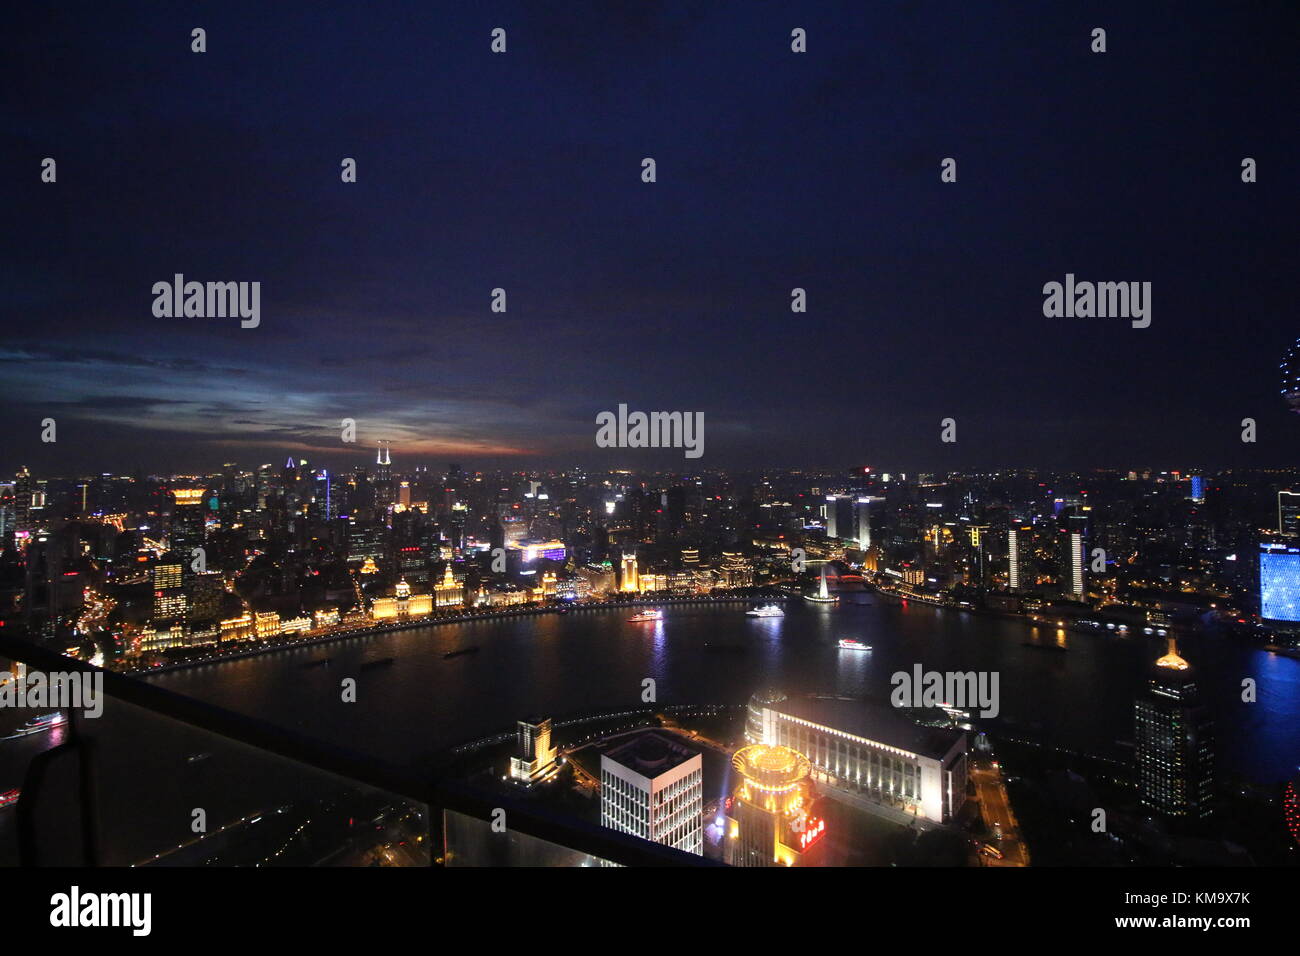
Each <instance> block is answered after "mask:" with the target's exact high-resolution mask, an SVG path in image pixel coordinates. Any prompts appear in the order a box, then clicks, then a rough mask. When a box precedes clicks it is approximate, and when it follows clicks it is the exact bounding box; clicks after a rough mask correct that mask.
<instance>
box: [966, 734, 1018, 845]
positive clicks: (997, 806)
mask: <svg viewBox="0 0 1300 956" xmlns="http://www.w3.org/2000/svg"><path fill="white" fill-rule="evenodd" d="M970 776H971V779H972V780H973V781H975V793H976V795H977V796H978V798H979V802H980V812H981V813H982V814H983V816H984V823H985V825H986V826H987V827H988V828H989V829H990V830H993V829H994V825H995V824H996V825H997V826H999V827H1001V829H1002V841H1001V842H1000V843H999V842H997V841H990V842H993V843H994V844H995V845H996V846H997V848H998V849H999V850H1001V851H1002V859H1000V860H998V859H995V858H993V857H991V856H988V855H986V854H980V859H981V860H982V861H983V862H984V864H985V865H986V866H1028V865H1029V850H1028V849H1027V848H1026V847H1025V844H1024V840H1023V839H1022V838H1021V836H1020V826H1019V824H1017V823H1016V815H1015V813H1013V812H1012V810H1011V800H1010V799H1008V797H1007V788H1006V786H1005V785H1004V784H1003V782H1002V773H1001V771H1000V770H999V768H998V765H997V764H996V763H993V762H990V761H988V760H979V759H976V760H972V761H971V767H970Z"/></svg>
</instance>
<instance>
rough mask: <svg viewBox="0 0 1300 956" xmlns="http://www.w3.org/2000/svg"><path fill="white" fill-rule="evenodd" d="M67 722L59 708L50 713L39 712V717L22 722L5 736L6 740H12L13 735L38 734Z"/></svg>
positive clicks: (65, 716)
mask: <svg viewBox="0 0 1300 956" xmlns="http://www.w3.org/2000/svg"><path fill="white" fill-rule="evenodd" d="M67 722H68V717H67V715H66V714H64V713H63V711H61V710H56V711H54V713H52V714H41V716H39V717H33V718H32V719H31V720H29V721H27V723H25V724H23V725H22V726H21V727H19V728H18V729H17V730H15V731H14V732H13V733H12V734H10V735H9V736H8V737H6V738H5V739H6V740H12V739H13V738H15V737H27V736H30V735H31V734H39V733H42V732H44V731H46V730H53V729H54V728H55V727H62V726H63V725H64V724H66V723H67Z"/></svg>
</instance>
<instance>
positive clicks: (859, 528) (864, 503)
mask: <svg viewBox="0 0 1300 956" xmlns="http://www.w3.org/2000/svg"><path fill="white" fill-rule="evenodd" d="M883 500H884V499H883V498H874V497H871V496H870V495H868V496H866V497H862V498H859V499H858V500H857V501H855V502H854V503H853V513H854V516H855V527H854V537H855V538H857V539H858V548H859V549H861V550H862V551H866V550H867V549H868V548H870V547H871V506H872V505H873V504H875V503H876V502H877V501H883Z"/></svg>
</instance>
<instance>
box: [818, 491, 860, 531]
mask: <svg viewBox="0 0 1300 956" xmlns="http://www.w3.org/2000/svg"><path fill="white" fill-rule="evenodd" d="M853 504H854V501H853V499H852V498H851V497H850V496H848V495H827V496H826V508H825V510H826V536H827V537H828V538H853V539H856V538H857V536H858V532H857V528H856V527H855V525H854V521H853Z"/></svg>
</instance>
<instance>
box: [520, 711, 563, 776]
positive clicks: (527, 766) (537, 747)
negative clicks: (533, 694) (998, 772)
mask: <svg viewBox="0 0 1300 956" xmlns="http://www.w3.org/2000/svg"><path fill="white" fill-rule="evenodd" d="M515 741H516V754H515V756H513V757H511V758H510V777H511V779H512V780H517V781H519V782H520V783H527V784H533V783H538V782H540V781H542V780H546V779H548V778H549V777H551V776H552V775H553V774H554V773H555V772H556V770H558V769H559V765H558V764H557V763H556V762H555V748H554V747H553V746H551V719H550V718H549V717H547V718H545V719H542V718H536V717H526V718H524V719H523V720H521V721H519V722H518V724H517V725H516V727H515Z"/></svg>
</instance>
